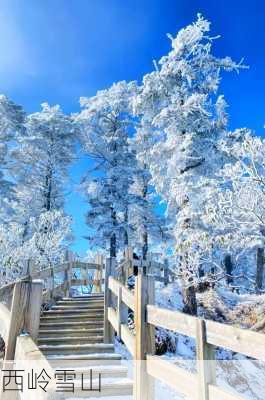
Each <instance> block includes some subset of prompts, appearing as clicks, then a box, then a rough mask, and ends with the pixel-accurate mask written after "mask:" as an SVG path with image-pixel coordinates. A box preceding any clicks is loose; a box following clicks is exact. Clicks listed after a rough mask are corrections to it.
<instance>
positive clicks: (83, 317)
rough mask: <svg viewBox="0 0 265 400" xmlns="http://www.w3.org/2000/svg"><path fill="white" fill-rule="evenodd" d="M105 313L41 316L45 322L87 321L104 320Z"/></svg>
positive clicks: (41, 319) (41, 321)
mask: <svg viewBox="0 0 265 400" xmlns="http://www.w3.org/2000/svg"><path fill="white" fill-rule="evenodd" d="M103 319H104V318H103V314H77V315H71V314H70V315H67V314H65V315H49V314H48V315H45V316H44V317H41V318H40V323H41V324H42V323H43V322H54V323H57V322H86V321H91V322H92V321H103Z"/></svg>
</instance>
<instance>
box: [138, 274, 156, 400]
mask: <svg viewBox="0 0 265 400" xmlns="http://www.w3.org/2000/svg"><path fill="white" fill-rule="evenodd" d="M153 295H154V281H153V279H152V277H150V276H147V275H145V274H139V275H138V276H137V277H136V281H135V298H134V299H135V311H134V323H135V332H136V335H135V341H134V344H135V353H134V385H133V398H134V400H142V399H147V400H152V399H153V398H154V385H153V379H152V377H150V376H149V375H148V373H147V370H146V354H147V352H148V350H149V349H150V348H152V345H151V342H152V337H151V333H152V327H151V326H150V325H148V324H147V321H146V306H147V304H148V302H149V301H150V302H151V303H152V302H153V300H154V296H153Z"/></svg>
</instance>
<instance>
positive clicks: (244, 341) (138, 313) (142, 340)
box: [105, 268, 265, 400]
mask: <svg viewBox="0 0 265 400" xmlns="http://www.w3.org/2000/svg"><path fill="white" fill-rule="evenodd" d="M108 271H109V272H110V271H111V268H109V269H108ZM107 280H108V287H107V288H106V293H105V299H106V304H105V307H106V309H107V312H106V315H105V326H106V329H105V332H106V337H105V340H106V341H109V340H111V335H113V330H114V331H115V332H116V333H117V335H118V336H119V337H120V338H121V339H122V341H123V342H124V344H125V346H126V347H127V349H128V350H129V351H130V353H131V354H132V356H133V359H134V360H135V369H134V399H135V400H141V399H144V398H148V399H153V398H154V394H153V390H154V389H153V388H154V385H153V383H152V380H153V379H158V380H160V381H162V382H164V383H165V384H167V385H168V386H169V387H171V388H172V389H174V390H176V391H177V392H178V393H181V394H183V395H185V396H188V398H189V399H191V400H240V399H242V397H239V396H237V395H234V394H232V393H230V392H228V391H226V390H224V389H222V388H221V387H218V386H217V385H216V378H215V375H216V364H215V349H216V347H222V348H225V349H228V350H232V351H233V352H237V353H241V354H244V355H246V356H249V357H251V358H254V359H257V360H261V361H265V336H264V334H261V333H256V332H253V331H249V330H245V329H239V328H236V327H233V326H230V325H225V324H221V323H217V322H214V321H210V320H204V319H200V318H197V317H193V316H190V315H187V314H184V313H181V312H178V311H171V310H168V309H164V308H160V307H157V306H155V305H154V300H155V299H154V277H152V276H148V275H143V274H140V275H138V276H137V277H136V280H135V288H134V291H130V290H128V289H127V288H126V287H125V286H124V285H123V284H122V283H121V282H119V281H118V280H117V279H115V278H113V277H112V276H111V275H109V276H108V277H107ZM124 309H125V310H128V309H130V310H133V311H134V324H135V329H134V331H131V330H129V328H128V326H127V320H128V318H127V316H128V313H127V312H124ZM155 327H160V328H164V329H166V330H169V331H173V332H176V333H179V334H182V335H186V336H189V337H191V338H193V339H195V341H196V359H197V373H191V372H188V371H186V370H184V369H183V368H180V367H178V366H176V365H174V364H172V362H170V361H167V360H165V359H163V358H161V357H159V356H155V355H154V354H155ZM148 396H149V397H148Z"/></svg>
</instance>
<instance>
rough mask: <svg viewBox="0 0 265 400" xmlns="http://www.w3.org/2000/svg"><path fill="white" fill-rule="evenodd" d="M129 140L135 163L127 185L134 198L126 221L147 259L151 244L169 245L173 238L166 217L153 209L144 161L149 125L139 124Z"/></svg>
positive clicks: (155, 206)
mask: <svg viewBox="0 0 265 400" xmlns="http://www.w3.org/2000/svg"><path fill="white" fill-rule="evenodd" d="M136 127H137V125H136ZM130 143H131V146H132V149H133V150H134V152H135V154H136V157H137V160H138V163H136V167H135V170H134V174H133V184H132V185H131V187H130V192H131V194H132V195H133V201H132V204H131V206H130V209H129V221H131V224H132V226H133V243H134V246H135V247H136V248H140V249H141V255H142V257H143V259H146V257H147V253H148V251H149V250H150V244H152V245H153V246H154V245H155V244H157V243H158V244H159V246H160V248H161V246H162V245H163V242H164V244H165V243H166V242H167V246H166V247H169V246H170V244H171V239H172V238H171V235H170V233H169V232H170V230H169V226H168V224H167V223H166V219H165V218H164V216H162V215H159V214H158V212H156V211H155V210H156V208H157V203H158V199H157V195H156V193H155V191H154V188H153V186H152V185H151V178H152V177H151V174H150V171H149V169H148V165H147V162H146V157H147V156H148V151H149V130H148V128H147V127H145V126H138V129H136V134H135V135H134V136H133V138H132V139H131V141H130Z"/></svg>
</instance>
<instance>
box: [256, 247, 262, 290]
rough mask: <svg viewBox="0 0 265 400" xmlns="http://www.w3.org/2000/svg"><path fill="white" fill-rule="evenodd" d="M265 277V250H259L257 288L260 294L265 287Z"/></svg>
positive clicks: (260, 248) (259, 248)
mask: <svg viewBox="0 0 265 400" xmlns="http://www.w3.org/2000/svg"><path fill="white" fill-rule="evenodd" d="M263 275H264V248H263V247H258V248H257V272H256V288H257V292H258V293H260V291H261V290H262V285H263Z"/></svg>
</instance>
